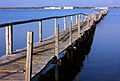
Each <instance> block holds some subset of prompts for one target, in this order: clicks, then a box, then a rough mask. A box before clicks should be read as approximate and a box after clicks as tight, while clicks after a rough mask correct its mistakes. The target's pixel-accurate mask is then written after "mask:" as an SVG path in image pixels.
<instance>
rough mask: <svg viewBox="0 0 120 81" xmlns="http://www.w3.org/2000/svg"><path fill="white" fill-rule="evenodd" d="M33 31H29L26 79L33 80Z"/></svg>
mask: <svg viewBox="0 0 120 81" xmlns="http://www.w3.org/2000/svg"><path fill="white" fill-rule="evenodd" d="M32 52H33V32H27V56H26V72H25V81H31V76H32Z"/></svg>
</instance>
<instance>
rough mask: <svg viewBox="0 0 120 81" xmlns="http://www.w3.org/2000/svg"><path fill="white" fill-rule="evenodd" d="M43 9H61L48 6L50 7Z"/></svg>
mask: <svg viewBox="0 0 120 81" xmlns="http://www.w3.org/2000/svg"><path fill="white" fill-rule="evenodd" d="M44 9H62V8H61V7H54V6H50V7H44Z"/></svg>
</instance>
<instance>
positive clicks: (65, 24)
mask: <svg viewBox="0 0 120 81" xmlns="http://www.w3.org/2000/svg"><path fill="white" fill-rule="evenodd" d="M66 29H67V21H66V17H64V30H66Z"/></svg>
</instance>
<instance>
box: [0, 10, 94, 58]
mask: <svg viewBox="0 0 120 81" xmlns="http://www.w3.org/2000/svg"><path fill="white" fill-rule="evenodd" d="M81 12H83V13H87V14H88V13H93V12H94V10H92V9H91V10H90V9H74V10H34V9H31V10H0V24H2V23H8V22H15V21H23V20H29V19H38V18H45V17H52V16H63V15H69V14H75V13H81ZM67 20H69V17H67ZM73 20H74V22H75V17H73ZM62 22H63V18H61V19H58V23H59V24H60V29H61V30H62V29H63V23H62ZM68 24H69V22H67V25H68ZM67 27H69V25H68V26H67ZM27 31H33V32H34V42H38V40H39V36H38V31H39V28H38V22H34V23H28V24H21V25H15V26H13V49H14V51H15V50H16V49H22V48H25V47H26V35H27ZM53 33H54V19H51V20H45V21H43V38H47V37H49V36H51V35H53ZM4 54H5V28H0V56H1V55H4Z"/></svg>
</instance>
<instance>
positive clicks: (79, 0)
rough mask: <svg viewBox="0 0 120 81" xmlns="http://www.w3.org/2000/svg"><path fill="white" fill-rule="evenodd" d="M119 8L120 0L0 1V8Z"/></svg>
mask: <svg viewBox="0 0 120 81" xmlns="http://www.w3.org/2000/svg"><path fill="white" fill-rule="evenodd" d="M40 6H78V7H86V6H87V7H88V6H108V7H110V6H116V7H118V6H120V0H0V7H40Z"/></svg>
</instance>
